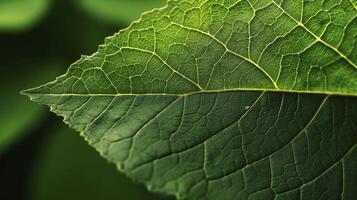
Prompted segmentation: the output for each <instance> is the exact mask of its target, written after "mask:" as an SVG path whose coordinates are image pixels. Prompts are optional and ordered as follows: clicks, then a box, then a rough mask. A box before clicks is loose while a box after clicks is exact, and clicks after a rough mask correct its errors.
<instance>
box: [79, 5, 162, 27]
mask: <svg viewBox="0 0 357 200" xmlns="http://www.w3.org/2000/svg"><path fill="white" fill-rule="evenodd" d="M77 3H78V5H79V6H80V8H82V9H83V10H84V11H85V12H87V13H88V14H91V15H93V16H94V17H97V18H98V19H101V20H102V21H105V22H108V23H112V24H122V23H129V22H131V21H133V20H136V19H138V18H139V17H140V14H141V13H142V12H144V11H146V10H150V9H153V8H157V7H162V6H163V5H164V4H165V0H120V1H117V0H101V1H98V0H79V1H77Z"/></svg>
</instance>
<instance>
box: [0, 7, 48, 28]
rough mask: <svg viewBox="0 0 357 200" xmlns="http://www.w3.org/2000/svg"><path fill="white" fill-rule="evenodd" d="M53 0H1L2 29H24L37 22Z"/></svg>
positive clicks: (0, 18)
mask: <svg viewBox="0 0 357 200" xmlns="http://www.w3.org/2000/svg"><path fill="white" fill-rule="evenodd" d="M50 1H51V0H1V1H0V30H7V31H8V30H12V31H13V30H23V29H27V28H29V27H31V26H33V25H34V24H36V23H37V22H38V21H39V20H40V19H41V18H42V17H43V16H44V14H45V13H46V11H47V10H48V8H49V5H50Z"/></svg>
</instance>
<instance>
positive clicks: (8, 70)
mask: <svg viewBox="0 0 357 200" xmlns="http://www.w3.org/2000/svg"><path fill="white" fill-rule="evenodd" d="M33 65H38V66H40V67H34V66H26V65H24V66H21V67H19V66H2V67H1V68H0V93H1V102H2V103H0V111H1V112H0V155H1V153H2V152H3V151H4V150H5V149H6V148H7V147H8V146H9V145H11V143H13V142H14V141H16V139H19V138H21V136H22V135H23V134H26V133H27V132H26V129H27V128H29V127H30V126H32V125H34V123H35V122H36V121H39V119H41V118H43V117H44V116H43V115H42V111H43V108H42V107H41V106H38V105H31V104H29V103H28V101H27V99H26V98H23V97H21V96H20V95H19V91H20V90H21V89H23V88H26V87H29V86H31V85H33V84H35V83H42V82H44V81H48V80H50V79H51V77H53V76H55V75H57V74H58V73H59V70H58V69H59V65H58V64H56V63H55V62H47V63H37V64H33ZM30 74H31V76H29V75H30ZM4 102H6V103H4Z"/></svg>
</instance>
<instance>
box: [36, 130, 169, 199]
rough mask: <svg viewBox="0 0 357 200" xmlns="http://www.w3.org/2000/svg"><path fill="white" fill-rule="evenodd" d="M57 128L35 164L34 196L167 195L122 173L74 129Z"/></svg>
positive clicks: (97, 197)
mask: <svg viewBox="0 0 357 200" xmlns="http://www.w3.org/2000/svg"><path fill="white" fill-rule="evenodd" d="M54 132H55V134H53V135H50V136H46V139H45V141H44V143H43V144H44V146H43V147H42V148H41V149H40V154H39V155H38V156H37V161H38V162H36V164H35V165H34V166H32V167H33V169H34V170H35V173H32V175H31V178H30V182H29V184H30V187H29V194H30V195H29V196H30V197H32V198H31V199H34V200H48V199H51V200H57V199H58V200H63V199H67V200H77V199H86V200H92V199H93V200H98V199H117V200H120V199H123V200H124V199H130V200H150V199H153V200H154V199H155V200H158V199H163V198H162V197H160V196H156V195H153V194H151V193H149V192H147V191H146V189H145V188H144V187H143V186H141V185H137V184H134V183H132V182H131V181H130V179H128V178H127V177H125V176H124V175H122V174H118V173H117V172H116V170H115V167H113V166H111V165H108V164H107V163H106V162H105V161H104V160H103V159H101V158H100V157H99V156H97V153H96V152H95V151H94V150H93V149H91V148H90V147H89V146H88V145H87V144H86V142H85V141H83V140H82V139H81V137H80V136H79V135H78V134H75V133H73V131H72V130H70V129H68V128H63V127H62V128H61V127H57V128H55V129H54Z"/></svg>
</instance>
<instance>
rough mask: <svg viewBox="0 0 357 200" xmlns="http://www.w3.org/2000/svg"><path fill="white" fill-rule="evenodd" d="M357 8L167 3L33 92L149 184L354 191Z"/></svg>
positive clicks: (231, 191)
mask: <svg viewBox="0 0 357 200" xmlns="http://www.w3.org/2000/svg"><path fill="white" fill-rule="evenodd" d="M356 16H357V11H356V9H355V6H354V5H353V1H352V2H351V1H347V0H342V1H340V2H335V1H329V2H316V1H309V2H307V1H303V2H302V1H289V2H287V1H271V0H264V1H234V0H232V1H218V0H217V1H199V0H193V1H189V0H184V1H169V3H168V5H167V6H166V7H165V8H163V9H157V10H154V11H152V12H148V13H146V14H145V15H143V17H142V19H141V20H140V21H138V22H135V23H133V24H132V25H131V26H130V27H129V28H128V29H125V30H123V31H120V33H118V34H116V35H114V36H112V37H110V38H108V39H107V40H106V43H105V44H104V45H102V46H100V48H99V50H98V52H97V53H95V54H93V55H91V56H84V57H83V58H82V59H81V60H79V61H78V62H76V63H74V64H73V65H72V66H71V67H70V68H69V70H68V72H67V73H66V74H65V75H63V76H61V77H59V78H57V79H56V80H55V81H54V82H51V83H48V84H46V85H43V86H40V87H38V88H34V89H31V90H28V91H25V94H27V95H29V96H30V98H31V99H32V100H34V101H36V102H39V103H41V104H46V105H49V106H50V107H51V110H52V111H53V112H55V113H56V114H58V115H60V116H63V117H64V118H65V122H66V123H68V124H69V125H70V126H71V127H73V128H74V129H76V130H77V131H80V132H81V133H82V134H83V135H84V136H85V138H86V140H87V141H88V142H89V143H90V144H91V145H92V146H94V147H95V148H96V149H97V150H98V151H99V152H100V153H101V155H102V156H103V157H105V158H106V159H108V160H109V161H111V162H113V163H115V164H116V165H117V166H118V168H119V170H120V171H123V172H124V173H126V174H128V175H129V176H130V177H133V178H134V179H135V180H138V181H140V182H144V183H145V184H146V185H147V186H148V187H149V189H150V190H153V191H157V192H163V193H167V194H176V196H177V197H178V198H182V199H274V198H275V199H297V198H301V199H320V198H322V199H327V198H343V199H351V197H353V196H355V195H356V193H355V191H354V189H353V180H355V179H356V177H357V176H356V172H353V171H356V170H353V166H354V165H353V163H355V162H356V159H357V158H356V153H355V152H356V141H357V123H356V119H357V103H356V102H357V98H356V96H357V76H356V72H357V67H356V63H357V49H356V44H355V34H354V33H355V32H356V30H357V23H356ZM351 163H352V164H351ZM346 174H349V176H348V177H347V176H346Z"/></svg>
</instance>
